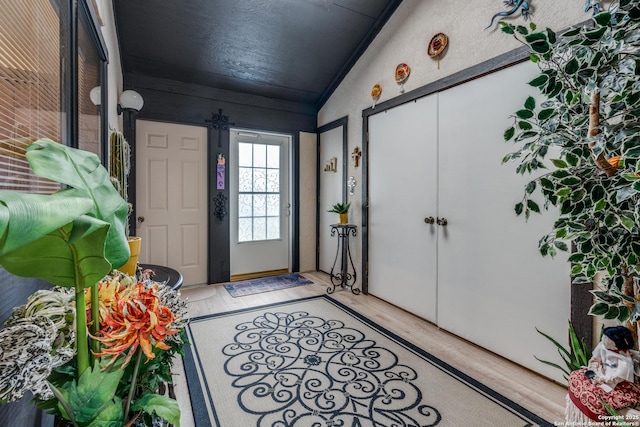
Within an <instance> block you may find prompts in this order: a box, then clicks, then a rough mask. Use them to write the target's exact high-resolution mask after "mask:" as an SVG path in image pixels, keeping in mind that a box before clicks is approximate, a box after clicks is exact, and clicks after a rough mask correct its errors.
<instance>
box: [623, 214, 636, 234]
mask: <svg viewBox="0 0 640 427" xmlns="http://www.w3.org/2000/svg"><path fill="white" fill-rule="evenodd" d="M620 222H621V223H622V226H623V227H624V228H626V229H627V230H629V231H631V230H633V225H634V220H633V218H629V217H627V216H624V215H621V216H620Z"/></svg>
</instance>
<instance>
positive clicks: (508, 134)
mask: <svg viewBox="0 0 640 427" xmlns="http://www.w3.org/2000/svg"><path fill="white" fill-rule="evenodd" d="M515 133H516V128H514V127H513V126H512V127H510V128H509V129H507V130H505V131H504V140H505V141H509V140H510V139H511V138H513V135H515Z"/></svg>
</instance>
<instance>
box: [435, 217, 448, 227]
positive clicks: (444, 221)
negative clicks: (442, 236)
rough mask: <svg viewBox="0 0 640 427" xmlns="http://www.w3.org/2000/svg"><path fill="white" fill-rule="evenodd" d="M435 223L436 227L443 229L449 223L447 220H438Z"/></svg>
mask: <svg viewBox="0 0 640 427" xmlns="http://www.w3.org/2000/svg"><path fill="white" fill-rule="evenodd" d="M436 222H437V223H438V225H441V226H443V227H444V226H446V225H447V224H448V223H449V221H447V218H438V220H437V221H436Z"/></svg>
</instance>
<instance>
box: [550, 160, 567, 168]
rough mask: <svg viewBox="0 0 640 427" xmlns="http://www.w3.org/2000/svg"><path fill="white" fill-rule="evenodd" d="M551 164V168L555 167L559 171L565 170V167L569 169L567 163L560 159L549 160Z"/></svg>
mask: <svg viewBox="0 0 640 427" xmlns="http://www.w3.org/2000/svg"><path fill="white" fill-rule="evenodd" d="M551 163H553V166H555V167H557V168H559V169H566V168H567V167H569V165H568V164H567V162H565V161H564V160H562V159H551Z"/></svg>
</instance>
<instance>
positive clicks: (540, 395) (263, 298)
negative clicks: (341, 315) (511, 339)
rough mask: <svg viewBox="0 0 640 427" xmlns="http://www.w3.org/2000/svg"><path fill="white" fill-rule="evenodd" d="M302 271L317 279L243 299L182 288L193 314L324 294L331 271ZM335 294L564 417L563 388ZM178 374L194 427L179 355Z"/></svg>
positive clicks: (219, 290) (368, 303) (404, 316)
mask: <svg viewBox="0 0 640 427" xmlns="http://www.w3.org/2000/svg"><path fill="white" fill-rule="evenodd" d="M303 275H304V276H305V277H307V278H309V279H311V280H313V282H314V284H312V285H307V286H298V287H295V288H289V289H284V290H281V291H273V292H265V293H261V294H256V295H248V296H244V297H240V298H232V297H231V296H230V295H229V293H228V292H227V291H226V290H225V289H224V287H223V286H199V287H186V288H183V289H182V291H181V293H182V297H183V298H184V299H186V300H187V302H188V305H189V309H190V312H189V314H190V316H191V317H196V316H202V315H205V314H210V313H219V312H225V311H230V310H237V309H242V308H246V307H253V306H259V305H264V304H270V303H273V302H278V301H287V300H292V299H296V298H303V297H308V296H313V295H319V294H323V293H325V291H326V289H327V285H328V284H327V279H328V276H327V275H325V274H324V273H303ZM332 297H333V298H335V299H336V300H338V301H340V302H342V303H344V304H346V305H348V306H349V307H351V308H352V309H354V310H356V311H358V312H360V313H362V314H364V315H365V316H366V317H368V318H370V319H372V320H373V321H375V322H376V323H379V324H381V325H383V326H384V327H385V328H387V329H389V330H391V331H392V332H394V333H396V334H397V335H399V336H401V337H403V338H405V339H407V340H408V341H410V342H412V343H413V344H415V345H417V346H418V347H420V348H422V349H424V350H426V351H428V352H429V353H431V354H433V355H434V356H436V357H438V358H440V359H442V360H444V361H445V362H447V363H449V364H450V365H452V366H453V367H455V368H457V369H459V370H460V371H462V372H464V373H466V374H467V375H469V376H471V377H473V378H475V379H476V380H478V381H480V382H482V383H483V384H485V385H487V386H488V387H491V388H492V389H493V390H495V391H497V392H498V393H501V394H502V395H504V396H506V397H508V398H509V399H511V400H513V401H514V402H516V403H518V404H519V405H521V406H523V407H524V408H526V409H528V410H530V411H531V412H533V413H535V414H537V415H539V416H541V417H542V418H544V419H546V420H547V421H549V422H550V423H552V424H553V423H554V422H561V421H564V399H565V395H566V389H565V387H563V386H561V385H558V384H556V383H554V382H551V381H549V380H547V379H546V378H544V377H542V376H540V375H538V374H536V373H534V372H532V371H530V370H527V369H525V368H522V367H520V366H519V365H516V364H514V363H512V362H510V361H508V360H506V359H504V358H502V357H500V356H497V355H495V354H493V353H490V352H487V351H486V350H483V349H481V348H479V347H478V346H475V345H473V344H470V343H469V342H467V341H464V340H462V339H460V338H457V337H456V336H454V335H452V334H449V333H447V332H445V331H443V330H441V329H438V328H437V327H436V326H434V325H433V324H431V323H429V322H426V321H424V320H422V319H419V318H417V317H415V316H413V315H411V314H409V313H407V312H405V311H403V310H401V309H399V308H397V307H394V306H393V305H390V304H388V303H386V302H384V301H382V300H380V299H378V298H375V297H373V296H369V295H357V296H356V295H353V294H352V293H351V292H348V291H344V290H338V291H336V292H335V293H334V294H333V295H332ZM175 373H176V375H175V383H176V387H175V388H176V395H177V399H178V403H179V404H180V408H181V411H182V419H181V426H182V427H192V426H194V425H195V424H194V420H193V415H192V412H191V404H190V402H189V391H188V389H187V385H186V380H185V378H184V371H183V368H182V360H181V359H180V358H178V359H177V360H176V366H175ZM247 427H248V426H247Z"/></svg>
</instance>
